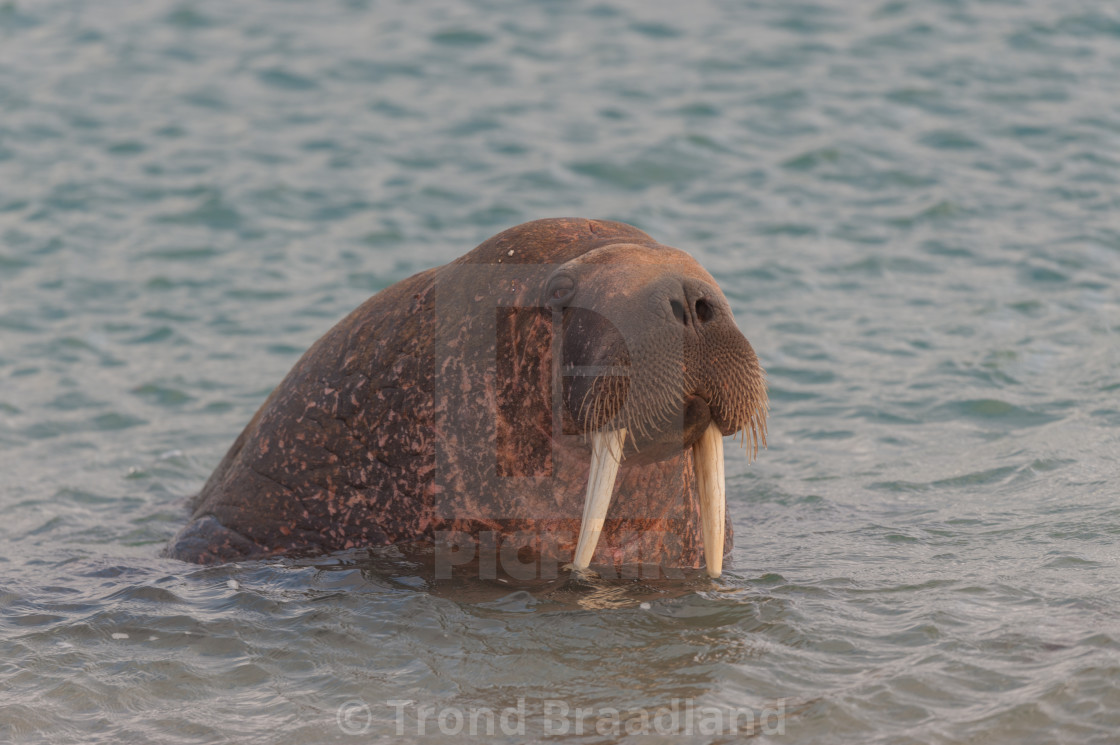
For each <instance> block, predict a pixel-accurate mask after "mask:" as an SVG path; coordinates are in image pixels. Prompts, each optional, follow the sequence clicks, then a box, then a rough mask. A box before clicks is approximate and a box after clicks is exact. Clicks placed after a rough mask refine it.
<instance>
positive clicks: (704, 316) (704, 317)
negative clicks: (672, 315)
mask: <svg viewBox="0 0 1120 745" xmlns="http://www.w3.org/2000/svg"><path fill="white" fill-rule="evenodd" d="M715 314H716V309H715V308H713V307H712V304H711V303H709V302H708V301H707V300H706V299H705V298H700V299H699V300H697V301H696V320H698V321H699V322H700V323H707V322H708V321H710V320H712V317H713V316H714V315H715Z"/></svg>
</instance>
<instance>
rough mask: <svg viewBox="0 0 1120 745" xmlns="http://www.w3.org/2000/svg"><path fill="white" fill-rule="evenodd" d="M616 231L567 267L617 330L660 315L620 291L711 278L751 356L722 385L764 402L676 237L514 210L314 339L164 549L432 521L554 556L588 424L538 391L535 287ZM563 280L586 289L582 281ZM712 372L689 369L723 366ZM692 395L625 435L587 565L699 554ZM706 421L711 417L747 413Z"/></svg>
mask: <svg viewBox="0 0 1120 745" xmlns="http://www.w3.org/2000/svg"><path fill="white" fill-rule="evenodd" d="M615 244H628V246H627V247H626V248H625V249H624V251H623V253H624V254H629V258H627V259H626V261H625V262H623V264H619V262H617V261H616V262H614V263H612V264H610V266H607V265H604V267H603V268H602V270H601V271H600V270H599V269H598V268H593V269H591V270H590V271H591V272H592V274H591V275H588V274H586V272H587V271H588V270H587V268H586V266H584V264H581V262H579V261H576V262H575V263H574V264H573V266H574V267H575V268H579V267H581V266H584V268H583V269H582V270H581V271H584V275H582V276H584V277H587V276H591V277H593V278H597V279H603V278H604V277H606V284H605V285H603V284H602V283H599V284H596V285H594V287H593V290H594V292H593V293H590V297H592V298H593V303H592V304H599V305H602V306H603V307H602V308H599V309H598V310H600V311H603V312H605V313H607V315H610V316H611V317H612V320H617V319H620V318H621V319H624V320H623V321H621V322H620V326H623V327H625V326H627V325H628V324H630V323H631V320H633V323H636V324H638V325H641V324H643V323H645V324H647V325H648V324H652V325H654V326H657V325H658V324H662V325H664V324H670V325H671V324H672V323H673V322H674V320H675V319H673V318H672V317H670V318H668V319H667V318H664V317H659V316H664V314H663V313H655V314H654V317H651V318H650V319H642V318H634V319H631V316H634V315H636V313H637V310H631V309H632V308H634V309H638V310H640V304H639V303H637V302H636V301H635V299H634V297H633V295H634V293H635V292H636V291H637V289H636V288H640V287H641V286H642V285H643V283H648V282H649V281H651V280H654V281H657V280H659V279H663V278H664V277H666V276H670V275H671V276H677V277H696V278H698V280H697V281H702V282H703V283H710V286H711V287H712V288H714V293H715V294H716V295H718V301H719V302H721V303H722V305H721V306H720V307H721V312H722V311H723V310H724V309H726V313H725V315H726V320H725V321H724V320H722V319H721V323H729V324H730V325H731V329H733V330H734V334H735V335H737V336H738V339H739V340H741V342H742V345H743V346H745V349H746V350H748V352H749V357H750V359H749V360H748V366H749V365H750V364H753V366H754V369H751V370H747V373H749V375H744V373H743V372H742V371H732V372H731V374H730V375H729V376H726V379H727V380H728V381H731V382H730V383H726V384H725V385H729V386H736V387H750V386H753V388H752V390H751V391H745V390H744V391H740V393H741V394H742V395H743V396H748V395H749V396H753V397H754V399H753V400H752V402H751V405H752V406H754V407H755V409H756V410H758V411H763V416H764V408H765V387H764V384H763V383H762V372H761V368H758V367H757V360H755V359H754V356H753V351H749V350H750V347H749V344H747V343H746V340H745V339H743V338H742V335H741V334H740V333H739V332H738V330H737V329H735V327H734V322H733V321H732V320H731V319H730V310H729V308H727V303H726V300H725V299H724V298H723V295H722V293H719V290H718V288H717V287H716V286H715V282H714V280H712V278H711V276H710V275H708V274H707V272H705V271H704V270H703V269H701V268H700V267H699V265H697V264H696V262H695V261H693V260H692V259H691V258H690V257H688V256H687V254H684V253H683V252H680V251H677V250H676V249H670V248H667V247H664V246H660V245H659V244H657V242H656V241H654V240H653V239H652V238H650V237H649V236H648V235H646V234H645V233H643V232H641V231H639V230H637V229H635V228H632V227H630V226H627V225H623V224H621V223H614V222H606V221H593V220H584V219H572V218H561V219H551V220H539V221H535V222H530V223H526V224H524V225H520V226H517V227H515V228H511V229H510V230H507V231H505V232H503V233H500V234H499V235H497V236H495V237H493V238H491V239H489V240H487V241H486V242H484V243H483V244H481V245H480V246H478V247H477V248H476V249H474V250H473V251H471V252H470V253H468V254H466V255H465V256H463V257H461V258H459V259H458V260H456V261H454V262H452V263H450V264H447V265H445V266H443V267H438V268H435V269H430V270H428V271H425V272H421V273H420V274H417V275H415V276H413V277H410V278H409V279H406V280H403V281H401V282H399V283H397V284H395V285H393V286H391V287H389V288H387V289H385V290H383V291H381V292H379V293H378V294H377V295H375V296H373V297H372V298H370V299H369V300H367V301H366V302H365V303H364V304H362V305H361V306H360V307H359V308H357V309H356V310H355V311H354V312H353V313H351V314H350V315H349V316H347V317H346V318H345V319H343V320H342V321H341V322H339V323H338V324H337V325H336V326H335V327H334V328H332V329H331V330H330V331H328V332H327V333H326V334H325V335H324V336H323V337H322V338H321V339H319V340H318V341H317V342H315V344H314V345H312V346H311V348H310V349H309V350H308V351H307V352H306V354H304V356H303V357H302V358H301V359H300V361H299V362H298V363H297V364H296V365H295V367H294V368H293V369H292V370H291V372H290V373H289V374H288V376H287V377H286V378H285V379H284V380H283V382H282V383H281V384H280V385H279V386H278V387H277V388H276V389H275V390H274V391H273V392H272V394H271V395H270V396H269V397H268V399H267V400H266V401H265V402H264V404H263V405H262V406H261V408H260V410H258V411H257V413H256V415H255V416H254V417H253V419H252V420H251V421H250V422H249V424H248V426H246V428H245V430H244V431H243V432H242V433H241V435H240V436H239V437H238V438H237V440H236V441H235V442H234V443H233V446H232V447H231V448H230V450H229V452H228V453H227V454H226V456H225V458H224V459H223V460H222V462H221V463H220V464H219V465H218V467H217V469H215V471H214V473H213V475H212V476H211V477H210V479H209V480H208V481H207V482H206V484H205V486H204V487H203V489H202V491H201V493H200V494H199V495H198V497H197V498H196V499H195V501H194V503H193V506H194V513H193V515H192V518H191V522H190V524H188V525H187V526H186V527H185V528H184V529H183V530H182V531H181V532H180V533H179V535H178V536H176V537H175V538H174V539H173V540H172V542H171V543H170V545H169V546H168V548H167V549H166V552H165V554H166V555H167V556H170V557H174V558H178V559H183V560H186V561H192V562H198V563H214V562H224V561H232V560H238V559H245V558H258V557H264V556H269V555H276V554H283V553H287V552H329V551H336V550H342V549H349V548H355V547H363V546H376V545H384V544H390V543H404V542H409V543H415V542H421V543H423V542H431V541H433V539H434V537H435V536H436V535H437V533H438V531H446V530H461V531H466V532H468V533H470V534H473V535H478V534H479V531H496V532H497V534H498V536H499V537H500V538H499V541H500V540H501V539H502V538H501V537H506V536H510V535H511V534H515V533H519V532H522V531H523V532H524V535H522V536H520V537H519V539H518V540H519V541H520V543H517V545H522V544H531V545H532V546H534V549H535V550H536V551H538V552H540V553H541V554H555V557H556V558H557V559H558V560H560V561H570V560H571V556H572V554H573V552H574V548H575V540H576V537H577V536H578V533H579V523H580V518H581V515H582V511H583V500H584V494H585V489H586V483H587V475H588V469H589V462H590V449H589V445H588V440H587V438H586V437H585V436H584V435H583V434H582V431H581V430H586V429H587V428H588V422H586V421H584V422H579V421H577V419H578V416H577V417H573V415H572V412H570V411H569V410H568V408H567V407H566V406H562V405H560V404H557V403H554V399H555V400H556V401H559V400H560V399H559V397H556V396H554V395H553V393H554V389H555V387H556V385H558V382H557V381H558V379H559V378H558V377H557V373H556V370H554V365H553V355H554V349H560V347H561V346H562V345H563V343H564V342H563V341H559V342H557V341H555V340H554V334H553V328H554V319H557V318H559V316H556V315H554V312H553V310H552V309H550V308H548V307H546V306H545V303H546V301H547V298H545V292H546V291H547V289H548V288H547V287H546V284H547V282H548V278H549V277H550V276H551V275H553V274H554V271H555V270H556V269H557V267H558V266H560V265H564V264H566V263H568V262H572V261H573V260H574V259H578V258H580V257H586V256H587V255H588V253H589V252H592V251H594V250H595V249H597V248H601V247H604V246H610V245H615ZM602 253H603V252H600V254H602ZM596 255H597V254H592V256H596ZM643 257H644V258H643ZM600 261H606V259H600ZM584 263H586V262H584ZM592 263H594V262H592ZM626 264H630V265H633V268H632V269H626V268H625V265H626ZM620 267H621V268H620ZM612 272H613V273H612ZM580 282H581V285H584V286H581V287H580V289H581V290H582V291H583V293H584V295H589V293H588V288H587V286H586V285H587V283H588V280H580ZM705 286H706V285H705ZM713 302H714V301H713ZM612 304H613V307H608V306H611V305H612ZM542 306H545V307H542ZM603 308H606V309H607V310H605V311H604V310H603ZM654 332H655V333H654V336H655V337H656V336H657V335H658V334H660V332H659V331H658V330H657V329H656V328H654ZM630 333H631V332H630V331H627V330H625V329H624V331H623V334H624V335H625V336H626V337H627V338H630ZM728 333H730V332H728ZM616 341H617V340H616ZM735 343H736V344H738V342H737V341H736V342H735ZM586 344H587V345H590V347H594V339H591V340H590V341H586ZM714 356H715V357H716V359H713V360H710V362H711V364H712V365H714V366H716V368H718V366H719V365H720V364H721V362H720V359H719V357H720V355H719V354H716V355H714ZM616 361H617V360H616ZM584 362H587V360H584ZM725 362H726V356H725ZM636 364H637V363H636ZM736 364H739V366H743V364H742V363H736ZM710 372H714V373H715V375H714V376H712V375H709V376H708V377H707V378H706V379H708V380H714V379H717V378H719V377H720V370H718V369H714V370H712V371H710ZM712 393H713V392H712V391H704V393H703V395H704V397H705V398H707V397H709V396H710V395H712ZM759 397H761V399H760V398H759ZM694 403H695V401H694ZM700 408H701V409H703V411H702V412H701V414H700V415H695V416H694V415H692V414H687V413H686V414H684V415H681V416H680V417H678V421H677V423H676V429H677V431H676V434H675V443H674V436H672V434H670V436H669V437H668V438H666V437H665V436H664V434H662V436H661V437H660V439H661V441H662V442H661V444H657V443H656V442H655V440H656V439H657V438H656V437H653V438H651V439H649V441H648V442H644V441H638V442H637V444H638V445H639V447H638V451H637V452H634V450H633V447H634V444H635V443H633V442H631V443H628V450H627V458H626V460H624V461H623V464H622V468H621V470H620V471H619V476H618V480H617V483H616V486H615V492H614V497H613V500H612V506H611V511H610V514H609V516H608V520H607V523H606V525H605V527H604V530H603V535H602V538H601V540H600V541H599V544H598V547H597V550H596V553H595V557H594V559H593V564H601V565H602V564H607V565H609V564H634V563H638V562H643V563H646V564H647V565H648V564H650V563H661V564H663V565H671V566H676V567H700V566H702V565H703V550H702V546H701V538H700V516H699V508H698V503H697V494H696V480H695V476H694V473H693V468H692V456H691V454H690V450H689V448H688V447H687V445H689V444H690V443H691V441H693V440H695V438H696V437H698V435H699V432H700V431H702V430H703V428H704V427H705V426H707V422H708V421H709V420H710V419H711V418H712V417H711V416H710V415H709V413H708V411H707V407H706V406H704V405H703V404H700ZM713 410H714V409H713ZM557 415H559V416H558V417H557ZM741 418H742V417H739V419H741ZM557 419H558V421H557ZM717 419H718V418H717ZM717 423H718V424H720V426H721V428H722V429H724V431H725V434H729V433H730V432H731V431H734V430H735V429H739V428H741V427H742V426H744V424H745V422H743V421H739V420H736V421H717ZM665 442H669V443H670V444H669V445H665ZM643 443H644V444H643ZM526 536H527V537H526ZM725 546H726V547H727V549H730V547H731V525H730V522H728V524H727V540H726V544H725Z"/></svg>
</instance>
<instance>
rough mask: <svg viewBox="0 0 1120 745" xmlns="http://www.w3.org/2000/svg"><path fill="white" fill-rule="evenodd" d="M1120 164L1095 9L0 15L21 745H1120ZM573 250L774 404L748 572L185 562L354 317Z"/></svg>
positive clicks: (981, 5)
mask: <svg viewBox="0 0 1120 745" xmlns="http://www.w3.org/2000/svg"><path fill="white" fill-rule="evenodd" d="M1118 153H1120V15H1118V14H1117V12H1116V9H1115V7H1114V6H1113V5H1112V4H1110V3H1108V2H1104V0H1096V1H1089V0H1084V1H1081V2H1069V3H1061V4H1057V3H1030V2H1014V1H1013V0H1006V1H999V2H995V1H985V2H981V1H979V0H961V1H948V0H945V1H943V2H922V3H918V2H905V1H902V2H893V1H881V2H863V1H860V2H846V3H839V2H836V3H819V4H817V3H787V2H780V1H778V0H759V1H757V2H745V3H744V2H731V1H730V0H727V1H717V0H710V1H709V0H703V1H702V2H698V3H692V4H690V6H689V8H688V10H687V12H685V11H683V10H682V7H681V6H680V4H677V3H652V2H636V1H634V2H624V1H622V0H605V1H603V2H596V1H593V0H587V1H584V0H570V1H567V2H562V1H551V2H542V3H504V2H497V1H490V0H476V1H474V2H468V3H462V2H454V3H453V2H424V3H407V2H390V1H385V2H381V1H377V2H372V1H371V2H362V1H360V0H353V1H350V2H334V1H330V2H315V3H310V2H304V3H301V2H266V1H264V0H251V1H248V0H247V1H243V2H238V3H219V2H216V1H211V0H199V1H197V2H167V1H164V0H154V1H151V2H145V3H131V2H124V1H123V0H106V1H104V2H99V3H97V4H96V5H94V4H88V3H79V2H74V1H72V0H69V1H63V0H42V1H41V2H29V1H28V0H9V1H8V2H4V3H0V514H2V515H3V520H2V521H0V691H2V693H3V695H2V696H0V739H3V740H6V741H13V742H38V741H50V742H83V743H90V742H105V743H108V742H187V743H195V742H223V741H228V742H238V743H252V742H259V743H286V742H292V743H304V742H369V741H391V740H394V738H395V737H396V728H397V726H398V725H399V726H401V727H402V728H403V729H404V736H403V737H400V738H396V740H399V741H417V742H425V743H427V742H460V741H462V740H463V737H464V734H463V733H468V730H469V726H470V721H471V720H470V717H471V716H472V715H474V716H475V721H476V723H478V724H479V726H480V727H481V728H482V730H483V734H484V730H485V726H486V724H487V721H488V720H487V719H486V716H487V714H486V711H484V710H488V711H491V712H492V713H493V714H494V716H495V720H494V721H495V726H496V727H497V729H496V734H495V737H494V738H488V737H484V736H483V737H480V738H479V739H486V740H490V739H495V740H502V739H505V740H506V741H509V742H521V741H525V740H527V739H533V738H538V739H541V740H543V741H550V740H569V741H577V742H589V743H590V742H614V741H627V740H633V741H635V742H639V741H642V742H647V741H655V740H656V738H657V737H660V738H661V739H662V740H666V741H688V742H722V741H726V740H727V739H730V738H731V737H732V735H731V733H730V732H729V730H728V727H729V721H728V720H729V717H730V713H731V712H742V711H743V710H745V709H749V710H750V711H751V712H753V713H755V714H756V715H757V718H756V720H755V724H756V727H755V729H754V736H755V740H756V741H758V742H787V741H788V742H798V743H835V742H860V743H891V744H892V745H893V744H896V743H964V742H985V743H1053V742H1071V743H1072V742H1076V743H1092V742H1098V743H1109V742H1115V741H1116V739H1117V738H1118V737H1120V713H1118V712H1120V683H1118V681H1120V611H1118V610H1117V609H1118V608H1120V568H1118V561H1120V503H1118V500H1117V488H1116V486H1115V483H1116V481H1117V475H1118V473H1117V469H1118V466H1117V457H1116V453H1117V452H1118V451H1120V336H1118V332H1120V222H1118V220H1117V214H1118V212H1117V208H1118V206H1120V204H1118V201H1120V196H1118V195H1120V189H1118V182H1120V156H1118ZM559 215H580V216H588V217H601V218H607V219H618V220H623V221H626V222H630V223H632V224H634V225H637V226H638V227H640V228H642V229H643V230H646V231H647V232H649V233H650V234H651V235H653V236H654V237H656V238H657V239H659V240H661V241H662V242H664V243H667V244H670V245H675V246H678V247H680V248H683V249H685V250H688V251H690V252H691V253H693V255H695V256H696V257H697V258H698V260H699V261H700V262H701V263H702V264H704V265H705V266H706V267H707V268H709V270H711V271H712V273H713V274H714V275H715V277H716V278H717V279H718V280H719V282H720V284H721V286H722V287H723V289H724V291H725V293H726V294H727V296H728V298H729V299H730V301H731V303H732V305H733V308H734V310H735V313H736V317H737V319H738V321H739V324H740V326H741V327H742V329H743V330H744V332H745V333H746V335H747V336H748V338H750V340H751V342H752V343H753V345H754V347H755V349H756V350H757V351H758V352H759V355H760V357H761V360H762V363H763V365H764V366H765V367H766V369H767V371H768V375H769V381H770V386H771V403H772V417H771V421H770V447H769V449H768V450H766V451H764V452H763V453H762V454H761V456H760V458H759V460H758V461H757V462H756V463H754V464H750V465H748V463H747V460H746V458H745V456H744V455H743V454H742V453H741V452H740V451H738V450H737V449H731V448H730V447H729V465H728V468H729V483H728V489H729V503H730V504H729V509H730V513H731V514H730V516H731V519H732V521H733V523H734V525H735V528H736V540H735V549H734V553H733V555H732V561H731V562H730V567H729V568H728V570H727V571H726V573H725V574H724V576H723V577H722V578H720V579H719V580H718V581H714V582H712V581H707V580H704V579H702V578H698V577H690V578H686V579H685V580H680V581H675V582H671V583H661V584H657V583H641V582H632V583H626V582H618V583H613V584H612V583H604V584H602V585H599V586H591V587H571V586H563V585H559V586H551V587H534V588H529V589H524V588H522V589H518V588H512V587H508V586H503V585H502V584H501V583H498V582H475V583H464V584H462V585H457V586H455V585H448V584H446V583H444V584H438V585H433V583H431V582H430V581H429V580H428V579H426V578H425V576H424V575H423V572H421V571H419V570H418V569H416V568H415V567H414V566H413V565H412V564H411V563H410V562H409V560H408V558H407V557H404V558H402V557H399V556H396V555H394V554H393V553H392V552H376V553H375V554H373V555H372V556H367V555H365V553H364V552H359V553H358V554H347V555H343V556H336V557H327V558H323V559H316V560H277V561H268V562H248V563H244V564H238V565H230V566H223V567H215V568H198V567H192V566H188V565H184V564H181V563H178V562H173V561H168V560H165V559H160V558H158V554H159V550H160V548H161V547H162V545H163V544H164V543H165V542H166V540H167V539H168V538H169V537H170V536H172V535H173V534H174V533H175V532H176V531H177V530H178V528H179V527H181V525H182V524H183V522H184V520H185V514H184V511H183V503H182V499H183V497H185V496H186V495H188V494H191V493H193V492H195V491H197V490H198V489H199V488H200V486H201V485H202V483H203V481H204V480H205V479H206V477H207V476H208V475H209V473H210V471H211V470H212V468H213V467H214V466H215V465H216V464H217V462H218V460H219V459H220V458H221V456H222V454H223V453H224V451H225V449H226V448H227V447H228V446H229V444H230V443H231V442H232V440H233V438H234V437H235V436H236V434H237V433H238V432H239V431H240V429H241V427H243V426H244V424H245V423H246V422H247V421H248V419H249V418H250V416H251V415H252V413H253V412H254V411H255V409H256V407H257V406H259V404H260V402H261V401H262V400H263V398H264V397H265V396H266V395H267V393H268V391H269V390H270V389H271V388H272V386H274V385H275V384H276V383H277V382H278V381H279V380H280V379H281V378H282V377H283V375H284V373H285V372H286V371H287V370H288V369H289V368H290V367H291V365H292V364H293V363H294V362H295V360H296V359H297V358H298V356H299V355H300V354H301V353H302V351H303V350H304V349H305V348H306V347H307V346H308V345H309V344H310V343H311V342H312V341H314V340H315V339H316V338H317V337H318V336H319V335H320V334H322V333H323V332H324V331H325V330H326V329H328V328H329V327H330V326H331V325H332V324H333V323H334V322H335V321H337V320H338V319H339V318H341V317H342V316H343V315H345V314H346V313H347V312H349V310H351V309H352V308H353V307H355V306H356V305H358V304H359V303H360V302H361V301H362V300H364V299H365V298H366V297H368V296H369V295H370V294H372V293H373V292H376V291H377V290H379V289H381V288H383V287H385V286H387V285H389V284H391V283H392V282H394V281H397V280H399V279H402V278H404V277H406V276H408V275H410V274H412V273H414V272H415V271H418V270H420V269H423V268H427V267H429V266H434V265H437V264H441V263H444V262H446V261H448V260H450V259H452V258H454V257H456V256H458V255H460V254H462V253H463V252H465V251H466V250H468V249H470V248H471V247H473V246H474V245H476V244H477V243H479V242H480V241H482V240H484V239H485V238H487V237H489V236H490V235H492V234H494V233H496V232H498V231H499V230H501V229H504V228H506V227H509V226H511V225H514V224H517V223H520V222H523V221H526V220H530V219H535V218H539V217H550V216H559ZM391 702H396V703H391ZM405 702H408V703H405ZM420 707H427V708H426V709H425V710H424V711H427V712H428V713H427V714H424V713H423V712H422V710H421V708H420ZM563 707H567V709H566V710H565V709H564V708H563ZM577 707H581V708H584V709H585V710H587V711H588V712H590V713H588V714H586V715H585V716H582V717H577V716H576V715H575V714H574V713H572V712H574V710H575V709H576V708H577ZM674 707H675V708H674ZM702 708H706V709H709V710H713V711H715V712H722V713H723V714H726V715H727V716H728V719H724V720H723V721H721V723H720V725H719V726H720V729H718V730H716V728H715V722H714V720H712V719H709V720H706V721H707V723H708V724H709V725H711V727H709V731H712V733H711V734H705V733H704V732H702V731H701V727H700V721H699V718H698V717H699V714H698V713H697V712H699V711H700V710H701V709H702ZM662 709H664V711H662ZM562 711H567V712H569V713H567V714H564V715H561V714H560V713H559V712H562ZM611 711H614V712H616V715H617V719H614V718H612V714H611ZM689 711H691V712H692V714H691V716H692V719H691V722H690V723H686V722H685V721H684V717H685V715H686V713H687V712H689ZM456 712H457V713H458V714H457V713H456ZM659 712H660V714H659ZM673 712H676V713H677V716H678V719H677V720H675V721H676V722H677V724H676V729H673V722H674V720H673V719H672V718H671V715H672V713H673ZM398 713H399V717H398ZM503 713H506V714H507V715H508V716H507V719H506V720H505V721H506V722H507V723H508V724H510V725H511V726H512V729H513V730H514V734H511V735H504V734H503V733H502V731H501V729H500V724H501V721H500V716H501V715H502V714H503ZM549 714H551V715H552V718H551V719H549V718H548V716H546V715H549ZM764 714H766V716H764ZM662 715H663V716H664V718H663V719H657V717H658V716H662ZM456 716H462V717H464V719H463V732H461V733H459V734H453V733H452V731H453V730H454V729H455V723H456V721H457V720H456ZM740 721H742V720H740ZM643 722H644V723H645V724H643ZM421 723H423V724H424V726H425V729H424V733H423V734H420V731H419V728H420V726H421ZM580 723H582V725H583V726H584V730H583V734H578V733H577V731H576V730H577V727H578V726H579V724H580ZM518 724H523V725H524V730H525V733H524V734H520V733H519V732H517V725H518ZM565 724H566V725H568V730H567V731H566V733H562V732H561V730H562V725H565ZM616 724H617V726H616ZM686 724H689V726H690V728H689V729H686ZM655 725H658V726H662V727H663V729H664V733H663V734H660V735H659V734H658V732H659V730H656V729H655ZM643 726H645V727H647V729H645V730H643V729H642V727H643ZM547 727H551V730H549V729H546V728H547ZM597 728H598V729H599V730H600V731H596V729H597ZM643 731H644V732H647V733H649V734H650V736H649V737H645V739H643V738H642V737H639V736H637V735H628V734H627V733H628V732H643ZM468 734H469V733H468ZM738 734H739V735H742V734H743V732H740V733H738ZM394 741H395V740H394Z"/></svg>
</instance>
